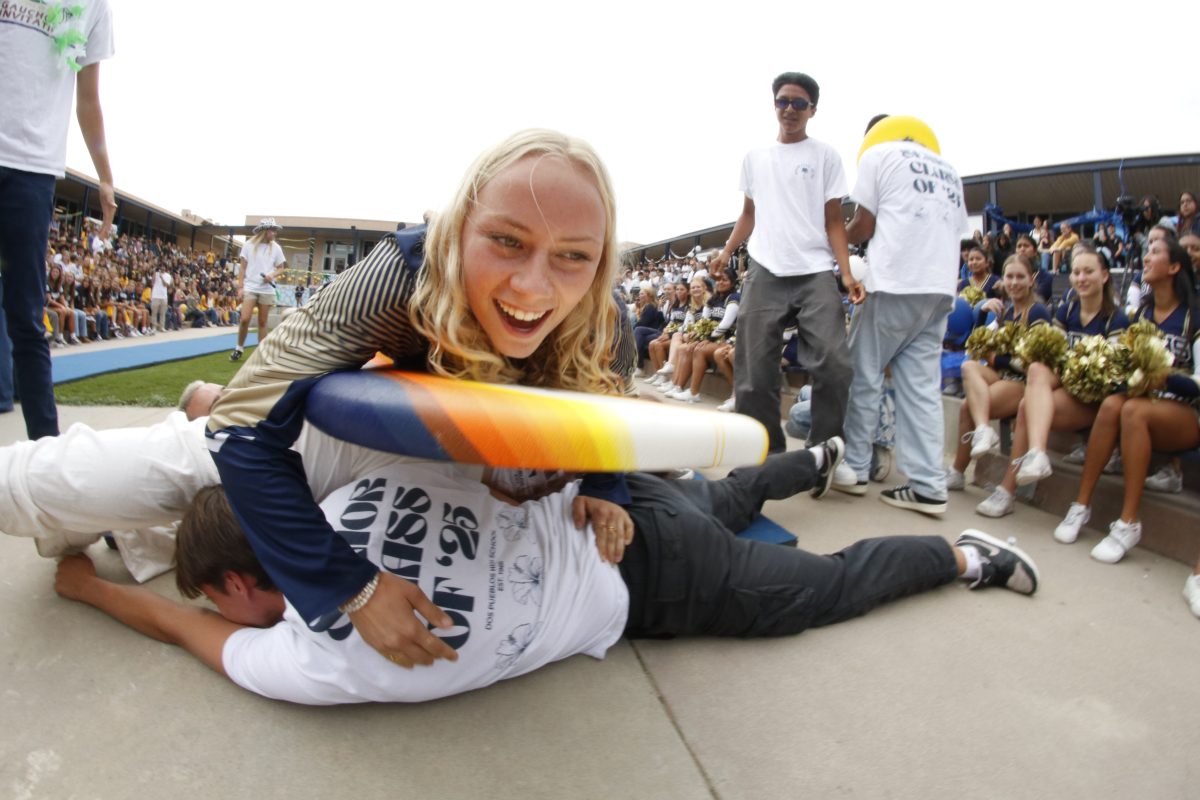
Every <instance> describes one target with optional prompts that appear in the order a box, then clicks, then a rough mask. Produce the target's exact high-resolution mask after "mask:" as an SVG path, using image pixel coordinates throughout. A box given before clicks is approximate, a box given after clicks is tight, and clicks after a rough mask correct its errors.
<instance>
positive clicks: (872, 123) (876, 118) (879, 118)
mask: <svg viewBox="0 0 1200 800" xmlns="http://www.w3.org/2000/svg"><path fill="white" fill-rule="evenodd" d="M890 116H891V114H876V115H875V116H873V117H871V121H870V122H868V123H867V129H866V130H865V131H863V136H866V135H867V134H868V133H870V132H871V128H874V127H875V126H876V125H878V124H879V123H881V122H883V121H884V120H885V119H887V118H888V117H890Z"/></svg>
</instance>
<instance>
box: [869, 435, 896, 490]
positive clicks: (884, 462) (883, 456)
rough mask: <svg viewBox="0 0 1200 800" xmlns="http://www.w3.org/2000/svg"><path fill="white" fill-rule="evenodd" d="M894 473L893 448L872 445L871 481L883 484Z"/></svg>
mask: <svg viewBox="0 0 1200 800" xmlns="http://www.w3.org/2000/svg"><path fill="white" fill-rule="evenodd" d="M891 471H892V448H890V447H884V446H883V445H881V444H878V443H876V444H873V445H871V480H873V481H875V482H876V483H883V480H884V478H886V477H887V476H888V475H889V474H891Z"/></svg>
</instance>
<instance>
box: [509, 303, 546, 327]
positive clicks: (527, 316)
mask: <svg viewBox="0 0 1200 800" xmlns="http://www.w3.org/2000/svg"><path fill="white" fill-rule="evenodd" d="M496 307H497V308H498V309H500V313H501V315H502V316H503V318H504V321H505V322H507V323H508V324H509V325H511V326H513V327H514V328H521V329H525V330H531V329H533V328H536V327H537V325H538V323H539V322H541V321H542V320H543V319H544V318H545V317H546V316H547V315H548V314H549V313H550V312H549V311H548V310H547V311H523V310H521V309H519V308H516V307H515V306H510V305H509V304H508V303H505V302H504V301H502V300H497V301H496Z"/></svg>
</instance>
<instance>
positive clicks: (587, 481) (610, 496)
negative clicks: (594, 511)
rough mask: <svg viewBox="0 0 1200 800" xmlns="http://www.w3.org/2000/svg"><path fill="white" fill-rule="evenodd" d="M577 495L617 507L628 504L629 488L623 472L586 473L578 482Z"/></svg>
mask: <svg viewBox="0 0 1200 800" xmlns="http://www.w3.org/2000/svg"><path fill="white" fill-rule="evenodd" d="M579 493H580V494H581V495H584V496H586V497H594V498H596V499H597V500H607V501H608V502H610V503H616V504H617V505H619V506H627V505H629V503H630V497H629V487H628V486H627V485H626V484H625V473H623V472H588V473H585V474H584V476H583V480H581V481H580V482H579Z"/></svg>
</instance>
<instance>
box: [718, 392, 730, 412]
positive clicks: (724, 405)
mask: <svg viewBox="0 0 1200 800" xmlns="http://www.w3.org/2000/svg"><path fill="white" fill-rule="evenodd" d="M733 409H734V398H733V396H732V395H731V396H730V397H729V399H728V400H726V401H725V402H724V403H721V405H719V406H717V411H733Z"/></svg>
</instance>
